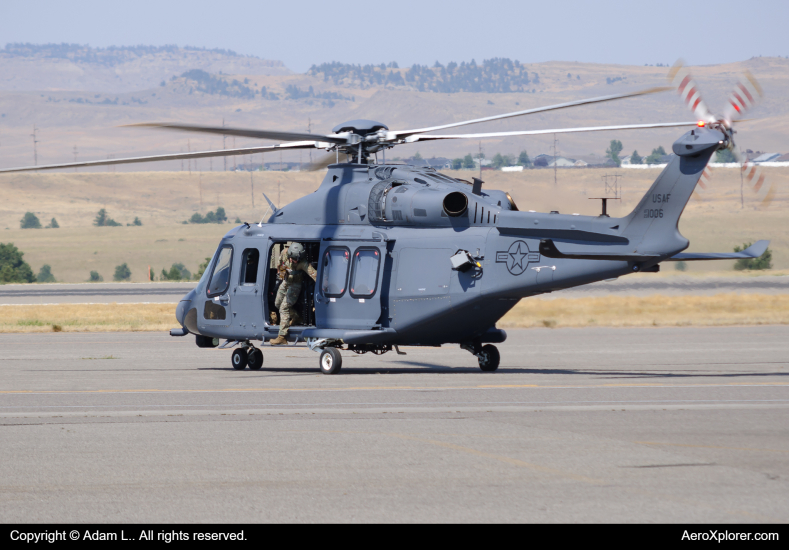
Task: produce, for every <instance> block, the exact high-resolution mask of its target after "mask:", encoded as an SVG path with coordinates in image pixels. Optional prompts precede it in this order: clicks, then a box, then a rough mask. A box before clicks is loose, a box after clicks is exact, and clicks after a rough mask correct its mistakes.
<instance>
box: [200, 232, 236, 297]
mask: <svg viewBox="0 0 789 550" xmlns="http://www.w3.org/2000/svg"><path fill="white" fill-rule="evenodd" d="M232 261H233V247H232V246H231V245H229V244H228V245H225V246H223V247H222V248H221V249H220V250H219V254H217V259H216V264H215V265H214V271H213V272H212V273H211V280H209V281H208V288H207V289H206V292H207V294H208V295H209V296H218V295H220V294H224V293H225V292H227V287H228V286H229V285H230V269H231V267H232V265H233V263H232Z"/></svg>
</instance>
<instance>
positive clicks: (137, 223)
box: [132, 216, 142, 225]
mask: <svg viewBox="0 0 789 550" xmlns="http://www.w3.org/2000/svg"><path fill="white" fill-rule="evenodd" d="M132 225H142V221H141V220H140V218H138V217H137V216H134V221H133V222H132Z"/></svg>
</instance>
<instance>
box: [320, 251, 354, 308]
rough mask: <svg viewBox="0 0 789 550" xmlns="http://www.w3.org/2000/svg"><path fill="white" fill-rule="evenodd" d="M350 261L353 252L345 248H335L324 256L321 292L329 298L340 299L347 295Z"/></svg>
mask: <svg viewBox="0 0 789 550" xmlns="http://www.w3.org/2000/svg"><path fill="white" fill-rule="evenodd" d="M350 260H351V251H350V250H348V249H347V248H345V247H344V246H333V247H331V248H329V249H328V250H326V252H325V253H324V254H323V261H322V262H321V263H322V272H321V292H323V295H324V296H326V297H327V298H339V297H340V296H342V295H343V294H345V287H346V286H347V284H348V266H349V264H350V263H351V262H350Z"/></svg>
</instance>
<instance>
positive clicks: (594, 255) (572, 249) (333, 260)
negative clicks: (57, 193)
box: [0, 88, 768, 374]
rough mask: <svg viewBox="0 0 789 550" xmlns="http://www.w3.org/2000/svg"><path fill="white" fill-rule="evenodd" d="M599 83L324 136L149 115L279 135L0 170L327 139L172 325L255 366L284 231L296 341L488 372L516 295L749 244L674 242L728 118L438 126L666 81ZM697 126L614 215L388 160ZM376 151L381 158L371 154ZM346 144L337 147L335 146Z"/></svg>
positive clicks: (328, 368)
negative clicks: (307, 179)
mask: <svg viewBox="0 0 789 550" xmlns="http://www.w3.org/2000/svg"><path fill="white" fill-rule="evenodd" d="M664 89H665V88H653V89H649V90H644V91H639V92H634V93H627V94H618V95H609V96H604V97H597V98H592V99H586V100H581V101H574V102H568V103H562V104H558V105H551V106H546V107H540V108H536V109H529V110H524V111H518V112H514V113H506V114H502V115H497V116H492V117H486V118H480V119H475V120H467V121H463V122H455V123H452V124H444V125H440V126H432V127H426V128H420V129H414V130H405V131H398V130H390V129H389V128H388V127H387V126H386V125H385V124H383V123H380V122H375V121H371V120H353V121H350V122H345V123H343V124H339V125H338V126H336V127H335V128H334V129H333V130H332V132H331V133H330V134H325V135H316V134H304V133H294V132H282V131H269V130H251V129H240V128H227V127H210V126H196V125H188V124H170V123H166V124H162V123H157V124H145V125H142V126H149V127H155V128H161V129H167V130H177V131H190V132H208V133H213V134H224V135H233V136H243V137H251V138H262V139H276V140H281V141H286V142H287V143H282V144H278V145H269V146H263V147H246V148H240V149H230V150H224V149H223V150H218V151H203V152H195V153H186V154H171V155H157V156H149V157H136V158H127V159H110V160H102V161H86V162H77V163H68V164H59V165H48V166H35V167H25V168H17V169H7V170H0V172H9V171H24V170H42V169H47V168H69V167H75V166H103V165H112V164H125V163H135V162H151V161H160V160H173V159H188V158H204V157H213V156H226V155H244V154H251V153H261V152H268V151H276V150H282V149H314V148H319V149H326V150H328V151H330V154H329V155H327V156H326V157H325V158H324V159H322V160H321V161H319V162H317V163H316V165H315V166H314V167H326V168H327V173H326V176H325V177H324V179H323V182H322V183H321V185H320V186H319V187H318V189H317V190H315V192H314V193H311V194H309V195H307V196H304V197H302V198H300V199H298V200H296V201H294V202H292V203H290V204H288V205H286V206H282V207H276V206H275V205H274V204H272V203H271V201H268V198H266V200H267V201H268V202H269V206H270V210H271V215H270V216H269V217H268V219H265V220H262V221H260V222H259V223H244V224H242V225H239V226H238V227H235V228H233V229H232V230H230V231H229V232H228V233H227V234H226V235H225V236H224V237H223V238H222V240H221V241H220V243H219V246H218V248H217V250H216V253H215V254H214V256H213V258H212V260H211V262H210V264H209V265H208V267H207V269H206V270H205V273H204V274H203V277H202V278H201V280H200V282H199V283H198V285H197V287H196V288H195V289H194V290H192V291H191V292H189V293H188V294H187V295H186V296H184V298H183V299H182V300H181V302H180V303H179V304H178V306H177V308H176V318H177V319H178V322H179V323H180V324H181V325H182V326H181V327H179V328H177V329H173V330H171V331H170V334H171V335H172V336H186V335H187V334H193V335H195V336H196V342H197V345H198V346H199V347H217V346H218V345H219V343H220V339H224V340H225V342H224V343H223V344H222V345H221V347H222V348H230V347H233V348H235V349H234V351H233V354H232V365H233V367H234V368H235V369H244V368H246V367H247V366H249V368H250V369H253V370H258V369H260V368H261V367H262V366H263V353H262V351H261V350H260V348H259V347H256V346H255V343H256V342H260V344H258V345H259V346H262V345H263V344H265V343H267V342H269V341H271V340H273V339H274V338H276V337H277V335H278V331H279V328H280V327H278V326H276V325H273V324H271V323H270V322H269V321H270V320H271V316H270V313H271V312H272V311H274V297H275V295H276V292H277V286H278V284H280V283H279V279H278V277H277V269H276V268H275V264H276V261H272V255H275V254H276V253H277V251H278V250H279V249H280V247H281V246H282V245H284V244H285V243H287V242H298V243H301V244H302V245H303V247H304V251H305V256H306V259H307V261H308V262H309V263H310V264H311V265H312V266H313V267H314V268H315V269H316V271H317V279H316V283H315V284H313V282H312V280H311V279H307V280H306V282H305V284H304V286H303V288H302V290H301V294H300V296H299V298H298V301H297V304H296V308H297V309H298V311H299V313H300V316H301V320H302V322H301V324H300V325H295V326H291V327H290V330H289V332H288V336H287V339H288V341H289V342H290V343H292V344H295V343H297V342H306V344H307V345H308V346H309V348H310V349H311V350H313V351H317V352H320V360H319V366H320V370H321V372H323V373H325V374H335V373H337V372H339V371H340V369H341V367H342V355H341V353H340V350H342V349H345V350H349V351H353V352H356V353H367V352H371V353H374V354H381V353H386V352H388V351H391V350H393V349H394V350H396V351H397V353H401V354H402V353H403V352H401V351H400V349H399V348H400V346H441V345H443V344H459V345H460V347H461V348H462V349H465V350H468V351H469V352H470V353H471V354H473V355H474V356H475V357H476V358H477V359H478V362H479V367H480V368H481V369H482V370H483V371H487V372H490V371H495V370H496V369H497V368H498V366H499V359H500V356H499V351H498V349H497V348H496V346H495V344H498V343H502V342H504V341H505V340H506V338H507V335H506V333H505V332H504V331H503V330H501V329H498V328H496V322H497V321H498V320H499V319H501V318H502V316H504V315H505V314H506V313H507V312H508V311H509V310H511V309H512V308H513V307H514V306H515V304H517V303H518V301H520V300H521V299H522V298H527V297H530V296H536V295H539V294H544V293H548V292H553V291H557V290H561V289H565V288H570V287H575V286H579V285H585V284H589V283H592V282H596V281H601V280H605V279H611V278H615V277H621V276H623V275H627V274H630V273H637V272H657V271H658V270H659V269H660V263H661V262H664V261H680V260H682V261H689V260H716V259H721V260H724V259H726V260H728V259H737V258H756V257H759V256H761V254H762V253H763V252H764V250H765V249H766V247H767V244H768V243H767V241H759V242H757V243H756V244H754V245H753V246H751V247H749V248H747V249H746V250H744V251H742V252H739V253H721V254H695V253H693V254H688V253H682V251H683V250H685V249H686V248H687V247H688V245H689V241H688V240H687V239H686V238H684V237H683V236H682V235H681V234H680V233H679V230H678V227H677V225H678V221H679V218H680V215H681V214H682V212H683V210H684V208H685V205H686V203H687V202H688V200H689V198H690V196H691V193H692V192H693V190H694V188H695V187H696V184H697V182H698V181H699V178H700V176H701V174H702V172H703V171H704V169H705V167H706V166H707V163H708V161H709V160H710V157H711V156H712V154H713V153H714V152H715V151H716V150H718V149H721V148H726V147H732V146H733V135H734V131H733V129H732V124H731V120H729V119H723V118H720V119H714V120H702V121H699V122H696V121H693V122H670V123H655V124H638V125H621V126H602V127H587V128H564V129H549V130H526V131H514V132H493V133H482V134H479V133H478V134H458V135H436V134H434V133H433V132H436V131H440V130H446V129H450V128H456V127H460V126H465V125H469V124H475V123H480V122H491V121H495V120H502V119H506V118H512V117H518V116H524V115H529V114H534V113H540V112H546V111H552V110H558V109H564V108H569V107H577V106H581V105H589V104H595V103H601V102H607V101H613V100H619V99H624V98H627V97H634V96H639V95H644V94H648V93H654V92H657V91H662V90H664ZM689 126H692V127H693V128H692V129H691V130H689V131H687V132H686V133H685V134H684V135H682V136H681V137H680V138H679V139H678V140H677V141H676V142H674V144H673V147H672V150H673V152H674V153H675V155H676V156H675V157H674V158H673V160H671V161H670V162H669V163H668V165H667V166H666V168H665V169H664V170H663V171H662V172H661V174H660V175H659V176H658V178H657V179H656V180H655V182H654V184H653V185H652V187H651V188H650V189H649V191H647V193H646V194H645V195H644V196H643V198H642V199H641V200H640V201H639V203H638V205H637V206H636V208H635V209H634V210H633V211H632V212H631V213H630V214H628V215H627V216H624V217H621V218H612V217H609V216H608V214H607V213H606V210H605V203H603V212H602V214H601V215H599V216H577V215H564V214H560V213H559V212H550V213H539V212H533V211H529V212H523V211H519V210H518V208H517V206H516V205H515V202H514V201H513V200H512V197H511V196H510V195H509V194H508V193H506V192H504V191H499V190H491V189H485V188H483V182H482V181H481V180H480V179H477V178H473V181H472V182H468V181H465V180H462V179H458V178H453V177H449V176H446V175H444V174H441V173H440V172H437V171H435V170H434V169H432V168H428V167H423V166H409V165H404V164H395V163H387V162H386V161H385V158H383V156H384V155H385V150H386V149H390V148H392V147H395V146H397V145H400V144H406V143H414V142H418V141H429V140H444V139H480V138H488V137H500V136H526V135H538V134H557V133H571V132H589V131H601V130H631V129H646V128H668V127H689ZM379 154H381V156H382V159H381V160H380V161H379V159H378V155H379ZM341 155H342V157H343V158H341Z"/></svg>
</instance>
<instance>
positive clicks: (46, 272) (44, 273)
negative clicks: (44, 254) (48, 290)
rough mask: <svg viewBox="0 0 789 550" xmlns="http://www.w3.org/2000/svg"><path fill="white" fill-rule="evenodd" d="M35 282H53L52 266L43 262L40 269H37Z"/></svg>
mask: <svg viewBox="0 0 789 550" xmlns="http://www.w3.org/2000/svg"><path fill="white" fill-rule="evenodd" d="M36 282H38V283H54V282H55V276H54V275H52V267H51V266H50V265H49V264H44V265H42V266H41V269H40V270H39V271H38V276H37V277H36Z"/></svg>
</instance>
